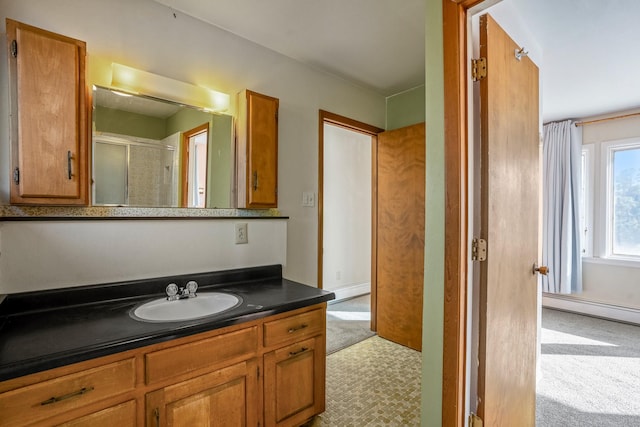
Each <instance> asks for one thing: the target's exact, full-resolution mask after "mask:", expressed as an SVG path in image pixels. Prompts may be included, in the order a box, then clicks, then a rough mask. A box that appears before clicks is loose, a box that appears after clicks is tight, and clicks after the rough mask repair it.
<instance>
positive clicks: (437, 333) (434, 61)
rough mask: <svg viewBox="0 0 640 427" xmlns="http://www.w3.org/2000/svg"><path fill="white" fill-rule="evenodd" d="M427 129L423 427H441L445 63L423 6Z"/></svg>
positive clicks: (431, 9)
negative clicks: (424, 19) (424, 17)
mask: <svg viewBox="0 0 640 427" xmlns="http://www.w3.org/2000/svg"><path fill="white" fill-rule="evenodd" d="M426 6H427V7H426V21H425V37H426V40H425V53H426V54H425V61H426V64H425V66H426V67H425V87H426V101H425V105H426V109H425V118H426V123H427V130H426V133H427V141H428V143H427V147H426V149H427V158H426V194H427V197H426V200H425V214H426V215H425V263H424V300H423V312H422V343H423V345H422V405H421V409H422V410H421V425H422V426H427V427H431V426H441V425H442V361H443V336H442V331H443V326H444V308H443V306H444V193H445V192H444V169H445V165H444V60H443V50H442V49H443V48H442V41H443V39H442V2H441V1H427V2H426Z"/></svg>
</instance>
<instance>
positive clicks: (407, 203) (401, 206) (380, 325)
mask: <svg viewBox="0 0 640 427" xmlns="http://www.w3.org/2000/svg"><path fill="white" fill-rule="evenodd" d="M424 168H425V125H424V123H421V124H417V125H413V126H408V127H405V128H401V129H396V130H392V131H387V132H382V133H380V134H378V161H377V177H378V179H377V213H376V217H377V218H376V221H377V222H376V225H375V227H376V232H375V234H376V237H377V244H376V254H375V256H376V262H375V265H376V277H377V280H376V281H377V284H376V291H375V304H376V310H375V313H376V314H375V316H376V326H377V332H378V335H379V336H381V337H382V338H386V339H388V340H390V341H393V342H396V343H398V344H402V345H404V346H407V347H410V348H413V349H416V350H421V349H422V294H423V287H424V200H425V169H424Z"/></svg>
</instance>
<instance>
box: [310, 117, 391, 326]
mask: <svg viewBox="0 0 640 427" xmlns="http://www.w3.org/2000/svg"><path fill="white" fill-rule="evenodd" d="M382 131H383V129H380V128H376V127H374V126H370V125H367V124H365V123H361V122H358V121H356V120H352V119H349V118H347V117H343V116H339V115H337V114H333V113H330V112H327V111H322V110H320V114H319V139H318V140H319V159H320V164H319V168H318V169H319V171H318V172H319V177H318V287H319V288H322V289H326V290H331V291H333V292H335V293H336V297H337V298H336V300H338V301H339V300H344V299H348V298H353V297H356V296H359V295H366V294H370V295H371V297H370V298H371V308H372V310H371V319H372V320H371V330H374V331H375V271H376V269H375V258H374V257H373V256H372V254H373V253H375V235H374V233H375V227H374V226H373V224H374V223H375V217H374V213H375V212H376V210H375V197H373V195H374V190H373V188H374V184H375V181H376V176H375V167H374V165H375V163H376V141H377V134H378V133H380V132H382Z"/></svg>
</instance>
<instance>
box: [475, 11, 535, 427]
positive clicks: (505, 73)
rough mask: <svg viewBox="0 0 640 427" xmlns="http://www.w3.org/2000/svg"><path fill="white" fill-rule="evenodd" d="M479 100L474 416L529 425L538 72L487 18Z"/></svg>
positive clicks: (532, 417) (497, 423) (490, 421)
mask: <svg viewBox="0 0 640 427" xmlns="http://www.w3.org/2000/svg"><path fill="white" fill-rule="evenodd" d="M480 27H481V35H480V54H481V56H482V57H484V58H486V60H487V76H486V77H485V78H484V79H482V80H481V81H480V97H481V119H480V120H481V128H482V129H481V133H482V135H481V145H482V147H481V158H482V161H481V233H480V234H481V235H480V237H481V238H483V239H485V240H486V242H487V259H486V261H484V262H480V309H479V312H480V322H479V323H480V324H479V327H480V331H479V371H478V400H479V407H478V415H479V416H480V417H481V418H482V419H483V420H484V425H486V426H519V427H525V426H533V425H534V424H535V386H536V381H535V378H536V375H535V374H536V373H535V371H536V339H537V323H536V321H537V318H536V316H537V310H536V304H537V301H536V298H537V278H536V276H535V275H533V274H532V265H533V264H534V262H535V261H536V260H537V255H538V197H539V196H538V194H539V193H538V190H539V164H538V149H539V148H538V144H539V111H538V103H539V98H538V68H537V67H536V65H535V64H534V63H533V62H532V61H531V60H530V59H529V58H528V57H526V56H525V57H522V58H521V59H520V60H518V59H517V58H516V55H515V52H516V50H517V49H518V48H519V46H518V45H517V44H516V43H515V42H514V41H513V40H511V39H510V38H509V36H508V35H507V34H506V33H505V32H504V30H502V29H501V28H500V26H499V25H498V24H497V23H496V22H495V21H494V20H493V19H492V18H491V17H490V16H489V15H483V16H482V17H481V18H480Z"/></svg>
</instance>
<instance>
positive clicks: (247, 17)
mask: <svg viewBox="0 0 640 427" xmlns="http://www.w3.org/2000/svg"><path fill="white" fill-rule="evenodd" d="M156 1H157V2H159V3H162V4H164V5H166V6H169V7H170V8H172V9H174V10H176V11H180V12H183V13H185V14H188V15H191V16H194V17H196V18H199V19H201V20H203V21H205V22H208V23H210V24H213V25H215V26H218V27H220V28H223V29H225V30H227V31H229V32H231V33H234V34H236V35H238V36H240V37H243V38H245V39H248V40H250V41H252V42H255V43H257V44H260V45H262V46H264V47H267V48H269V49H272V50H274V51H277V52H279V53H281V54H283V55H286V56H288V57H291V58H293V59H296V60H298V61H301V62H303V63H305V64H307V65H309V66H311V67H314V68H316V69H319V70H324V71H326V72H328V73H331V74H333V75H336V76H340V77H342V78H345V79H347V80H350V81H352V82H354V83H356V84H358V85H360V86H363V87H367V88H370V89H372V90H375V91H376V92H378V93H380V94H381V95H384V96H390V95H394V94H397V93H400V92H402V91H405V90H408V89H412V88H414V87H417V86H420V85H422V84H424V70H425V67H424V57H425V55H424V34H425V28H424V26H425V13H426V12H425V5H426V0H401V1H398V0H396V1H392V0H322V1H311V0H307V1H304V0H269V1H265V0H217V1H210V2H204V1H201V0H156ZM504 2H510V3H512V4H513V6H514V7H515V9H516V11H517V14H518V15H520V17H521V18H522V19H521V22H525V24H526V25H527V26H528V27H529V32H530V33H531V34H533V36H534V37H535V38H536V39H537V40H538V42H539V45H540V48H541V51H542V52H543V63H542V67H541V68H542V70H541V75H542V79H543V81H542V85H541V89H542V91H543V95H542V100H543V120H544V121H545V122H546V121H550V120H559V119H564V118H583V117H588V116H592V115H597V114H603V113H608V112H615V111H620V110H625V109H630V108H635V107H640V79H638V78H637V77H636V72H637V70H640V54H638V46H636V42H637V41H640V25H639V24H638V22H637V19H638V16H640V1H637V0H606V2H605V1H603V0H562V1H558V0H504ZM603 4H606V7H605V6H603Z"/></svg>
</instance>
